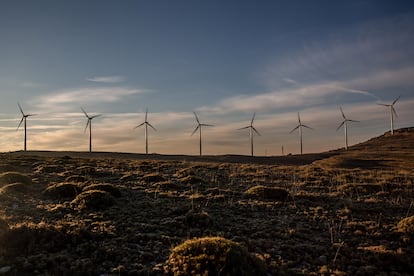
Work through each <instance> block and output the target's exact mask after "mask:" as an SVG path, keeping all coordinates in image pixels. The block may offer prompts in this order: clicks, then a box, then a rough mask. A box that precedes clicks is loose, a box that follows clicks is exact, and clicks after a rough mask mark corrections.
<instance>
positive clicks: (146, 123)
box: [135, 108, 157, 154]
mask: <svg viewBox="0 0 414 276" xmlns="http://www.w3.org/2000/svg"><path fill="white" fill-rule="evenodd" d="M143 125H145V154H148V126H149V127H151V128H152V129H153V130H155V131H157V130H156V129H155V127H153V126H152V125H151V124H150V123H149V122H148V108H147V110H146V112H145V121H144V122H143V123H142V124H140V125H137V126H136V127H135V128H139V127H141V126H143Z"/></svg>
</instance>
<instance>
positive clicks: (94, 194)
mask: <svg viewBox="0 0 414 276" xmlns="http://www.w3.org/2000/svg"><path fill="white" fill-rule="evenodd" d="M114 204H115V199H114V197H113V196H112V195H111V194H110V193H108V192H105V191H99V190H89V191H84V192H82V193H80V194H79V195H77V196H76V198H75V199H74V200H72V202H71V205H72V206H73V207H74V208H76V209H79V210H83V209H94V210H96V209H105V208H107V207H110V206H112V205H114Z"/></svg>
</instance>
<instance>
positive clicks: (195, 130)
mask: <svg viewBox="0 0 414 276" xmlns="http://www.w3.org/2000/svg"><path fill="white" fill-rule="evenodd" d="M199 128H200V125H198V126H197V127H196V128H195V129H194V131H193V133H191V136H193V135H194V133H196V132H197V130H198V129H199Z"/></svg>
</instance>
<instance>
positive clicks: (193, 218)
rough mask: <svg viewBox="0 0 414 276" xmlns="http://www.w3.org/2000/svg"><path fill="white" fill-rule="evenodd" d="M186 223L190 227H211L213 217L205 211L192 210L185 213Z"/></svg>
mask: <svg viewBox="0 0 414 276" xmlns="http://www.w3.org/2000/svg"><path fill="white" fill-rule="evenodd" d="M185 223H186V224H187V225H188V226H190V227H200V228H201V227H203V228H204V227H209V226H211V225H212V224H213V219H212V218H211V217H210V215H209V214H208V213H207V212H205V211H201V212H194V211H192V210H190V211H189V212H188V213H187V214H186V215H185Z"/></svg>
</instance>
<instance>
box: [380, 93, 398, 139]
mask: <svg viewBox="0 0 414 276" xmlns="http://www.w3.org/2000/svg"><path fill="white" fill-rule="evenodd" d="M400 97H401V95H400V96H398V98H396V99H395V100H394V101H393V102H392V104H381V103H380V104H378V105H382V106H386V107H389V108H390V121H391V134H394V115H395V116H396V117H398V115H397V112H395V109H394V104H395V103H396V102H397V101H398V100H399V99H400Z"/></svg>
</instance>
